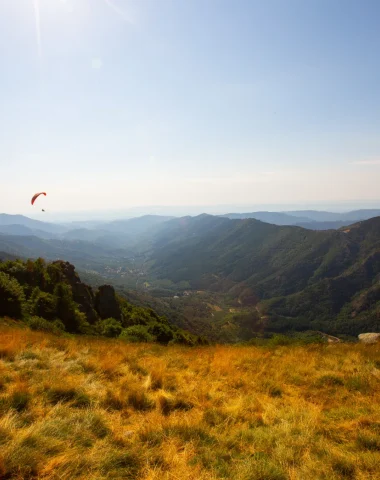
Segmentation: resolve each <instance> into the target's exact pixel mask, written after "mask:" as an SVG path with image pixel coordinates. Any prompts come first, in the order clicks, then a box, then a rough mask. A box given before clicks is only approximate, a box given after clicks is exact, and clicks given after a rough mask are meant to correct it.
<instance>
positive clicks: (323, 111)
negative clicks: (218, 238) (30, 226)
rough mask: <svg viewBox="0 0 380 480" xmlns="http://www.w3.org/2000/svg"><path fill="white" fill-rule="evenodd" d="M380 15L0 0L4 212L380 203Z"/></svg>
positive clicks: (292, 7)
mask: <svg viewBox="0 0 380 480" xmlns="http://www.w3.org/2000/svg"><path fill="white" fill-rule="evenodd" d="M379 25H380V2H379V1H378V0H373V1H370V0H362V1H359V0H356V1H352V0H278V1H273V0H261V1H256V0H246V1H243V0H228V1H227V0H138V1H132V0H0V59H1V75H0V92H1V93H0V95H1V108H0V136H1V138H0V211H3V212H8V213H16V212H20V213H32V211H33V209H32V207H31V206H30V205H29V202H30V197H31V195H32V194H33V193H34V192H36V191H39V190H45V191H47V192H48V197H46V199H43V200H42V201H41V202H40V205H41V206H42V205H44V206H46V209H48V210H50V211H55V212H58V211H60V210H71V209H73V210H74V209H75V210H86V209H90V208H94V209H95V208H103V209H108V208H110V209H115V208H128V207H131V206H137V205H178V204H185V205H194V204H202V205H207V204H210V205H216V204H240V205H242V204H251V205H252V204H272V203H273V204H279V203H284V204H285V203H286V204H290V203H292V204H295V203H299V202H307V203H316V202H320V201H326V202H331V203H337V202H339V201H343V200H356V199H362V200H366V201H367V202H370V201H372V200H373V201H374V204H375V203H376V202H375V201H376V200H379V199H380V192H379V180H380V53H379V52H380V28H379ZM377 204H378V203H377ZM37 208H39V207H37Z"/></svg>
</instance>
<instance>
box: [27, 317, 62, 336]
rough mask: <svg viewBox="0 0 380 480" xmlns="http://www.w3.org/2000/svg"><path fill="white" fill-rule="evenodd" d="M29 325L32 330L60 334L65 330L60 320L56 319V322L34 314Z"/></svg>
mask: <svg viewBox="0 0 380 480" xmlns="http://www.w3.org/2000/svg"><path fill="white" fill-rule="evenodd" d="M28 325H29V327H30V328H31V329H32V330H38V331H41V332H50V333H55V334H60V333H62V332H63V331H64V330H65V326H64V325H63V323H62V322H61V321H60V320H54V322H48V321H47V320H45V319H44V318H41V317H37V316H33V317H31V318H30V319H29V320H28Z"/></svg>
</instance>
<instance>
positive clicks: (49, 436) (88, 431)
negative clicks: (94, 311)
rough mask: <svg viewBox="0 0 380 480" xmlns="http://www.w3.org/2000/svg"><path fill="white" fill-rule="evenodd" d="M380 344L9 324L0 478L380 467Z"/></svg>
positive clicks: (360, 479)
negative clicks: (226, 340) (158, 338)
mask: <svg viewBox="0 0 380 480" xmlns="http://www.w3.org/2000/svg"><path fill="white" fill-rule="evenodd" d="M379 369H380V347H379V346H378V345H368V346H363V345H359V344H357V345H348V344H334V345H310V346H305V347H300V346H297V347H295V346H282V347H281V346H279V347H275V348H271V349H269V348H264V347H234V346H211V347H199V348H187V347H180V346H173V347H161V346H157V345H152V344H126V343H123V342H121V341H117V340H108V339H91V338H85V337H77V338H62V337H55V336H52V335H48V334H45V333H38V332H31V331H29V330H27V329H17V328H9V327H2V329H1V330H0V478H4V479H20V480H21V479H66V478H67V479H83V480H84V479H86V480H87V479H90V480H91V479H92V480H95V479H96V480H98V479H102V478H104V479H106V478H107V479H137V480H143V479H144V480H165V479H167V480H169V479H170V480H171V479H181V480H183V479H194V480H214V479H219V478H225V479H233V480H282V479H284V480H285V479H290V480H318V479H326V480H330V479H333V480H334V479H341V478H342V479H357V480H367V479H380V473H379V472H380V469H379V465H380V376H379Z"/></svg>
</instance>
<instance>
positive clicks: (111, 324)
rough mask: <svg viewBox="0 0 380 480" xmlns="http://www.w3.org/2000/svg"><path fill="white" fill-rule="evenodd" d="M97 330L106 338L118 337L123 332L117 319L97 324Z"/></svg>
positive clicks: (107, 319)
mask: <svg viewBox="0 0 380 480" xmlns="http://www.w3.org/2000/svg"><path fill="white" fill-rule="evenodd" d="M97 328H98V330H99V332H100V334H101V335H104V336H105V337H118V336H119V335H120V333H121V331H122V326H121V324H120V322H119V321H118V320H116V319H115V318H106V319H105V320H101V321H100V322H98V323H97Z"/></svg>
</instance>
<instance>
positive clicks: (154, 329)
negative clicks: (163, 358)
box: [148, 322, 174, 344]
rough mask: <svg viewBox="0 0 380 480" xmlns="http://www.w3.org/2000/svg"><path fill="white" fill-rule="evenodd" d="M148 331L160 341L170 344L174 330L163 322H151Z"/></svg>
mask: <svg viewBox="0 0 380 480" xmlns="http://www.w3.org/2000/svg"><path fill="white" fill-rule="evenodd" d="M148 331H149V333H151V334H152V335H154V336H155V337H156V340H157V341H158V342H159V343H163V344H168V343H169V342H170V340H173V337H174V335H173V330H172V329H171V328H170V326H169V325H165V324H162V323H157V322H154V323H151V324H149V325H148Z"/></svg>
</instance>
